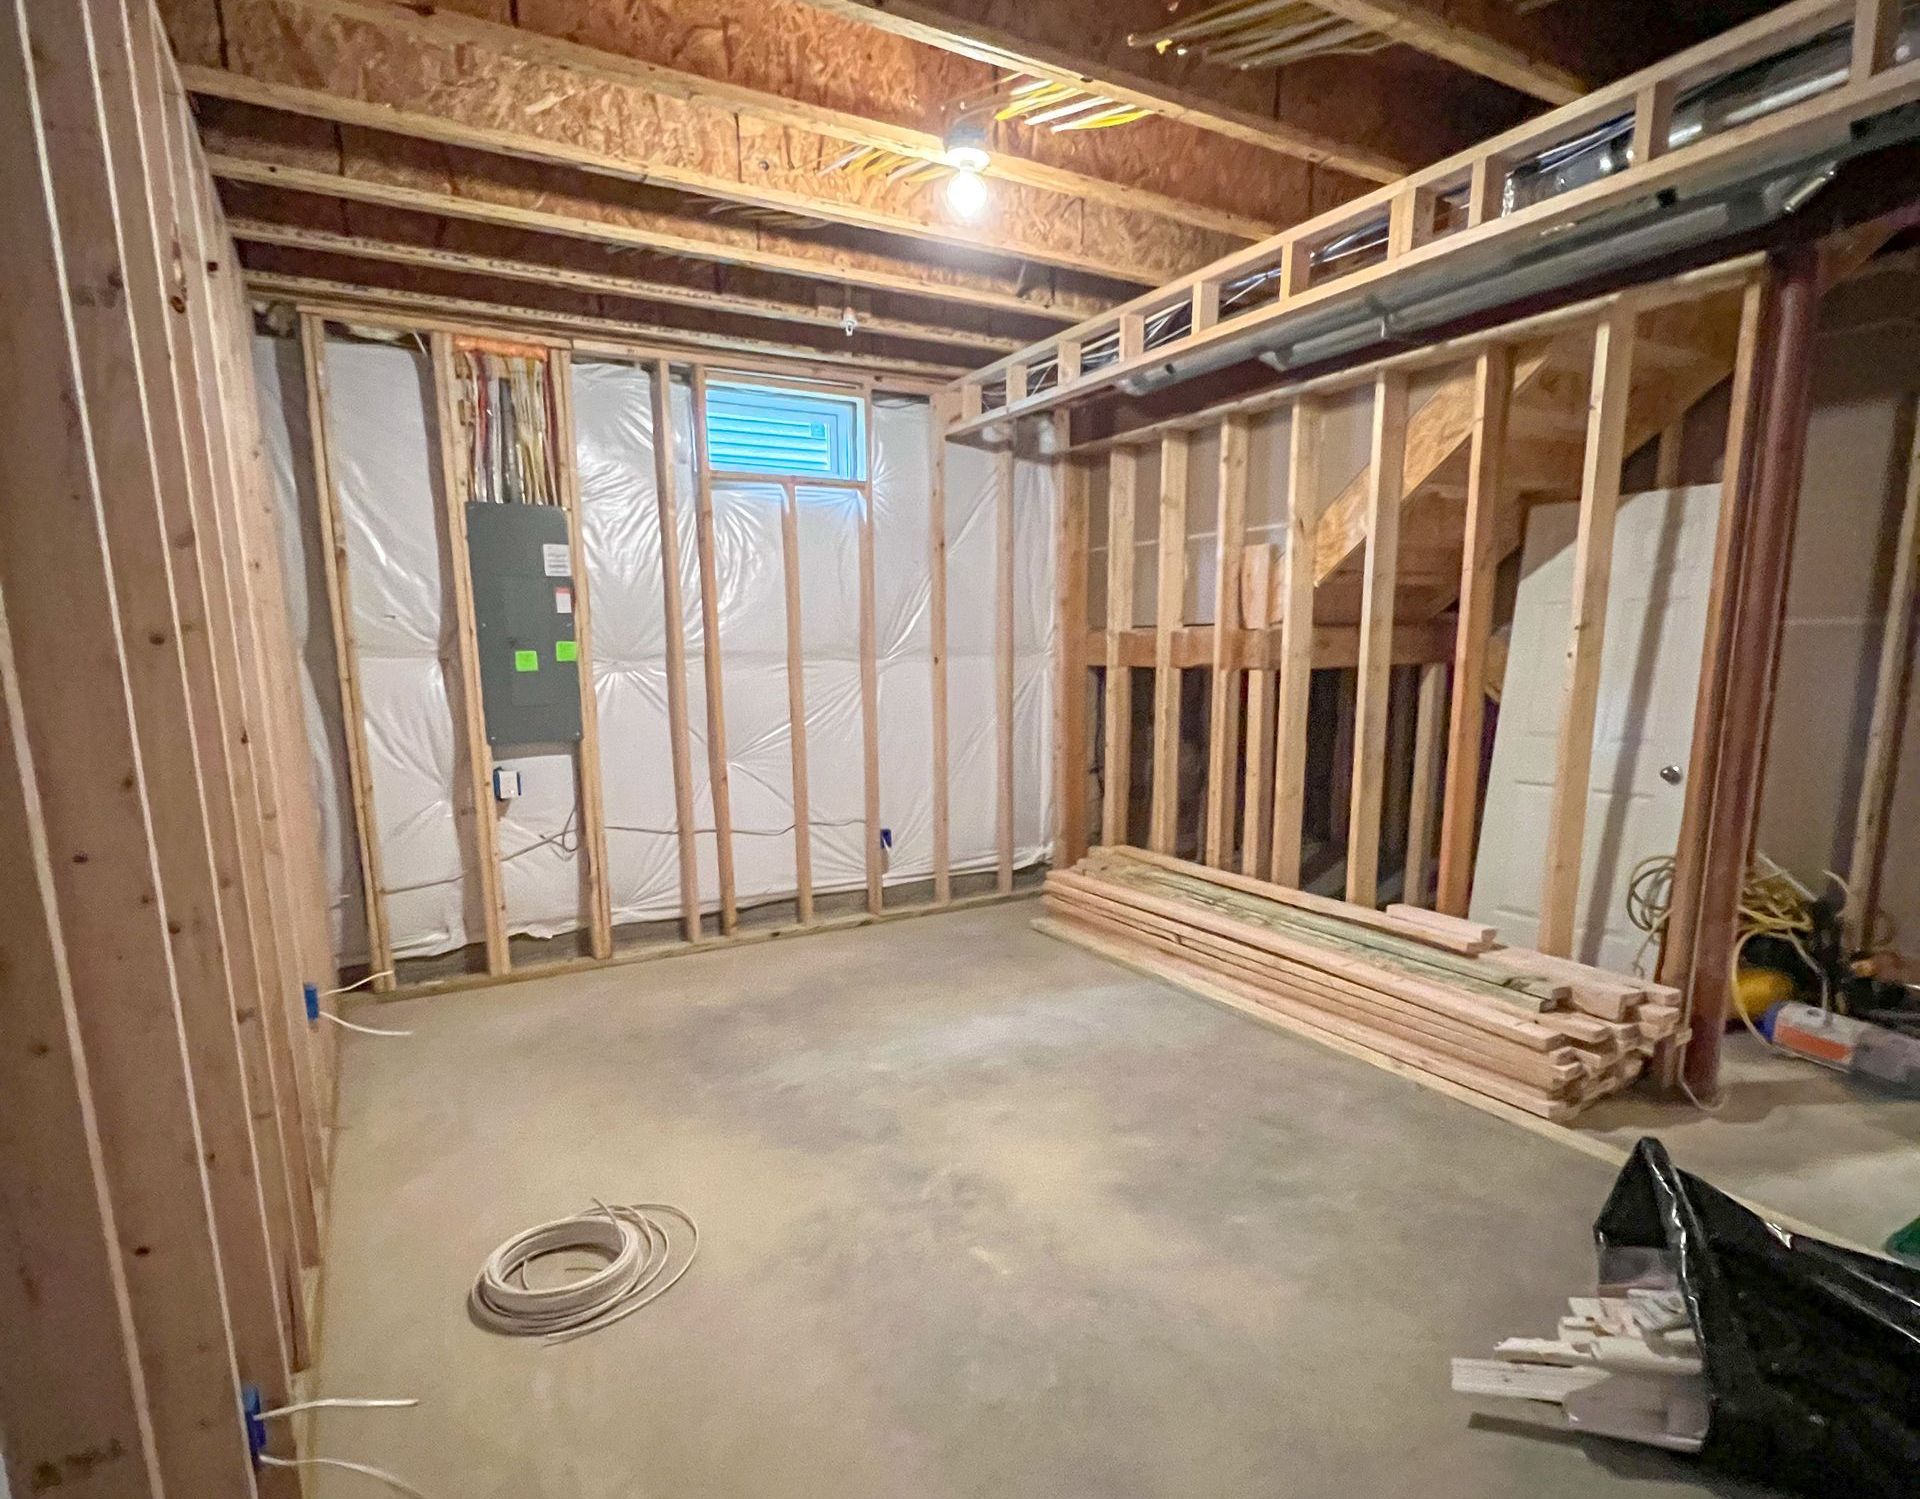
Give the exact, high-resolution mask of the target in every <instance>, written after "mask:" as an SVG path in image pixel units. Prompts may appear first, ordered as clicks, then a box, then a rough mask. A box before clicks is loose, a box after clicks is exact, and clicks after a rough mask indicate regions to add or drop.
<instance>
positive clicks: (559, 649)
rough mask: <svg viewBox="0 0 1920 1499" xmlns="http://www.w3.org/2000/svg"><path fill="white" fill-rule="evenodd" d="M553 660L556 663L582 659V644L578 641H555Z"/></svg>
mask: <svg viewBox="0 0 1920 1499" xmlns="http://www.w3.org/2000/svg"><path fill="white" fill-rule="evenodd" d="M553 659H554V660H556V661H578V660H579V659H580V642H579V641H577V640H556V641H554V643H553Z"/></svg>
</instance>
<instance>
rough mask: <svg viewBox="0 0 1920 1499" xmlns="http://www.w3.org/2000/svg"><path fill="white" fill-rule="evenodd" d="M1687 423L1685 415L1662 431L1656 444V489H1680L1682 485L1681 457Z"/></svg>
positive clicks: (1654, 475) (1654, 481)
mask: <svg viewBox="0 0 1920 1499" xmlns="http://www.w3.org/2000/svg"><path fill="white" fill-rule="evenodd" d="M1686 429H1687V423H1686V418H1685V417H1684V416H1683V417H1681V418H1680V419H1679V420H1678V421H1675V422H1672V423H1670V424H1668V426H1667V427H1666V428H1665V429H1664V430H1663V431H1662V432H1661V433H1660V437H1659V440H1658V441H1657V442H1656V443H1655V445H1654V455H1653V487H1654V488H1655V489H1678V488H1679V487H1680V459H1681V457H1682V456H1683V454H1682V450H1683V448H1684V446H1685V441H1684V439H1685V438H1686Z"/></svg>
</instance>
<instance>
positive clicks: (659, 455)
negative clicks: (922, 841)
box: [647, 359, 724, 942]
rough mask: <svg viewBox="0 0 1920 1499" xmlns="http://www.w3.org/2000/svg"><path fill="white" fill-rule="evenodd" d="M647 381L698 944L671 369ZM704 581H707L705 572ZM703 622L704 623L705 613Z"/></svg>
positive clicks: (676, 795)
mask: <svg viewBox="0 0 1920 1499" xmlns="http://www.w3.org/2000/svg"><path fill="white" fill-rule="evenodd" d="M647 376H648V381H647V383H648V392H649V394H650V396H651V398H652V404H653V493H654V507H655V509H656V510H657V511H658V513H659V518H660V598H661V604H662V608H663V611H664V613H665V615H666V619H665V622H664V632H665V634H664V638H665V641H666V662H667V739H668V742H669V744H670V746H671V753H672V759H673V811H674V823H673V828H674V842H675V845H676V848H677V849H678V852H679V856H680V929H681V935H682V936H684V937H685V938H686V940H687V941H689V942H698V941H699V940H700V866H699V863H698V861H697V860H696V858H695V849H694V827H695V824H694V817H693V753H692V750H691V749H690V748H689V746H688V743H687V635H686V630H687V616H686V609H685V605H684V604H683V603H682V602H681V597H680V503H679V497H678V495H677V494H676V493H675V490H676V489H677V488H678V485H679V479H678V465H677V464H676V463H675V462H674V453H673V370H672V368H671V366H669V365H668V363H667V362H666V360H664V359H661V360H657V361H655V363H654V364H653V365H652V366H650V367H649V369H648V372H647ZM702 432H703V433H704V425H703V427H702ZM696 447H697V448H698V449H699V450H701V451H704V448H705V438H704V436H700V437H697V438H696ZM701 576H702V579H703V580H704V578H705V576H706V573H705V569H704V568H703V569H702V572H701ZM701 618H702V621H703V623H704V620H705V613H704V609H703V612H702V616H701ZM723 769H724V766H723Z"/></svg>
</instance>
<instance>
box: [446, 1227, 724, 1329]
mask: <svg viewBox="0 0 1920 1499" xmlns="http://www.w3.org/2000/svg"><path fill="white" fill-rule="evenodd" d="M594 1207H595V1208H596V1209H597V1211H595V1212H588V1213H580V1214H577V1215H576V1216H574V1217H571V1218H556V1219H554V1221H553V1222H551V1223H542V1224H540V1225H539V1226H538V1227H537V1228H529V1229H527V1230H525V1231H524V1232H522V1233H517V1234H515V1235H514V1236H513V1237H512V1238H510V1239H508V1240H507V1241H506V1242H505V1243H504V1244H502V1245H501V1246H500V1247H499V1248H498V1249H496V1250H494V1251H493V1253H492V1254H490V1255H488V1256H487V1260H486V1263H485V1264H484V1265H482V1266H481V1267H480V1273H479V1275H478V1276H477V1277H475V1279H474V1282H473V1292H472V1294H471V1295H470V1296H469V1298H468V1305H469V1308H470V1310H471V1312H472V1315H473V1319H474V1321H476V1322H478V1323H479V1324H480V1325H481V1326H482V1327H486V1328H490V1329H492V1330H493V1331H494V1332H501V1333H508V1334H511V1335H513V1336H516V1337H544V1338H545V1339H546V1340H547V1341H548V1342H550V1343H561V1342H566V1341H567V1340H569V1339H571V1338H580V1337H585V1336H586V1335H587V1334H588V1333H590V1332H598V1331H599V1330H600V1329H601V1328H603V1327H611V1326H612V1325H613V1324H614V1323H616V1322H618V1321H620V1320H621V1319H622V1318H625V1317H630V1316H632V1315H633V1314H634V1313H635V1312H637V1311H639V1310H640V1308H641V1307H643V1306H646V1305H647V1304H648V1303H649V1302H652V1301H657V1300H659V1299H660V1298H661V1297H662V1296H664V1295H666V1294H667V1292H668V1291H670V1290H672V1289H673V1286H674V1284H675V1282H677V1281H678V1280H679V1279H680V1277H681V1276H683V1275H685V1274H686V1273H687V1270H688V1268H689V1267H690V1266H691V1265H692V1264H693V1257H694V1255H695V1254H697V1253H698V1252H699V1249H700V1229H699V1226H698V1225H697V1224H695V1223H694V1221H693V1219H692V1218H691V1217H690V1216H688V1214H686V1213H685V1212H683V1211H682V1210H681V1209H679V1208H677V1207H674V1206H673V1205H672V1204H671V1203H665V1202H636V1203H629V1204H626V1205H624V1206H615V1207H608V1206H607V1205H606V1204H605V1203H602V1202H596V1203H595V1204H594ZM667 1221H672V1222H677V1223H682V1224H685V1225H686V1229H687V1247H686V1254H685V1257H684V1258H682V1257H681V1255H680V1253H679V1251H678V1250H677V1249H676V1248H675V1247H674V1243H673V1240H672V1238H671V1237H670V1236H669V1234H668V1232H667ZM570 1250H572V1251H587V1252H591V1253H597V1254H600V1255H603V1256H604V1257H605V1258H606V1264H605V1265H604V1266H602V1267H601V1268H600V1269H598V1270H596V1271H594V1272H593V1273H592V1274H590V1275H584V1276H581V1277H579V1278H577V1279H574V1280H570V1281H567V1282H566V1283H565V1284H563V1285H557V1286H530V1285H528V1284H527V1266H528V1265H529V1264H531V1263H532V1262H533V1261H534V1260H537V1259H543V1258H545V1257H546V1256H548V1255H552V1254H564V1253H566V1252H568V1251H570ZM676 1261H677V1264H676Z"/></svg>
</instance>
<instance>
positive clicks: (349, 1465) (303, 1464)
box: [260, 1452, 427, 1499]
mask: <svg viewBox="0 0 1920 1499" xmlns="http://www.w3.org/2000/svg"><path fill="white" fill-rule="evenodd" d="M260 1463H261V1466H262V1467H267V1468H344V1469H346V1471H347V1472H349V1473H358V1474H360V1475H361V1476H362V1477H364V1478H371V1479H373V1480H375V1481H376V1482H378V1483H384V1484H385V1485H386V1486H387V1487H388V1488H390V1489H392V1490H393V1491H394V1492H395V1493H396V1494H406V1495H408V1496H409V1499H427V1496H426V1495H425V1494H423V1493H421V1492H420V1490H418V1489H416V1488H415V1487H414V1486H413V1485H412V1484H410V1483H408V1482H407V1481H406V1479H404V1478H397V1477H395V1476H394V1475H393V1474H391V1473H389V1472H388V1471H387V1470H386V1469H385V1468H376V1467H374V1466H373V1465H372V1464H371V1463H356V1462H353V1461H351V1460H350V1459H348V1458H344V1457H275V1456H273V1455H272V1454H271V1453H267V1452H263V1453H261V1454H260Z"/></svg>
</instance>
